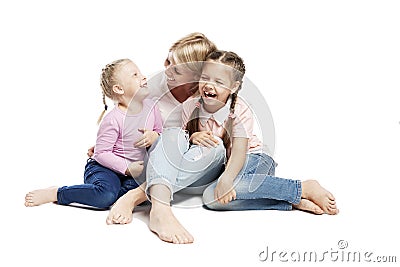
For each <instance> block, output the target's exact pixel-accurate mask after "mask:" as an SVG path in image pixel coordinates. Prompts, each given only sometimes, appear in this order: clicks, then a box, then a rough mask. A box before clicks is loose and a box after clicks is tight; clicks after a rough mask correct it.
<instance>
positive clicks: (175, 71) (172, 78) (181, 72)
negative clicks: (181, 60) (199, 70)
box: [164, 52, 198, 89]
mask: <svg viewBox="0 0 400 267" xmlns="http://www.w3.org/2000/svg"><path fill="white" fill-rule="evenodd" d="M164 67H165V76H166V78H167V85H168V87H169V88H170V89H172V88H175V87H177V86H180V85H183V84H188V83H193V82H197V81H198V76H197V75H196V73H195V72H194V71H192V70H190V69H189V68H187V66H185V64H177V63H176V61H175V59H174V57H173V52H169V54H168V57H167V59H166V60H165V63H164Z"/></svg>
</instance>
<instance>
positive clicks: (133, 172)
mask: <svg viewBox="0 0 400 267" xmlns="http://www.w3.org/2000/svg"><path fill="white" fill-rule="evenodd" d="M143 163H144V162H143V161H135V162H132V163H131V164H129V166H128V169H126V171H125V174H126V175H128V176H132V177H133V178H136V177H138V176H139V175H140V174H142V172H143V168H144V166H143Z"/></svg>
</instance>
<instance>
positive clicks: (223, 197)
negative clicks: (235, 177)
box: [214, 177, 236, 204]
mask: <svg viewBox="0 0 400 267" xmlns="http://www.w3.org/2000/svg"><path fill="white" fill-rule="evenodd" d="M221 178H222V179H221ZM214 198H215V199H216V200H217V201H218V202H219V203H221V204H228V203H229V202H231V201H232V200H235V199H236V191H235V189H234V188H233V182H232V181H230V180H228V179H224V178H223V177H220V178H219V180H218V183H217V186H216V187H215V190H214Z"/></svg>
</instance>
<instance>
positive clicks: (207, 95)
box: [204, 92, 217, 98]
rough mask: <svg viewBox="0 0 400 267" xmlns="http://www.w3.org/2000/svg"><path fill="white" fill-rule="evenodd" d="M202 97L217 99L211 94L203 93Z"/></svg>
mask: <svg viewBox="0 0 400 267" xmlns="http://www.w3.org/2000/svg"><path fill="white" fill-rule="evenodd" d="M204 96H205V97H206V98H215V97H217V95H216V94H214V93H211V92H204Z"/></svg>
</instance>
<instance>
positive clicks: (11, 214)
mask: <svg viewBox="0 0 400 267" xmlns="http://www.w3.org/2000/svg"><path fill="white" fill-rule="evenodd" d="M262 2H264V3H263V4H261V3H262ZM399 14H400V4H399V3H398V2H397V1H234V0H230V1H215V0H214V1H208V0H207V1H206V0H202V1H197V2H194V1H190V2H189V1H175V0H174V1H171V0H170V1H162V2H161V1H160V3H157V2H155V1H144V0H143V1H93V2H89V1H87V2H84V1H63V2H61V1H40V0H39V1H7V2H5V1H3V2H1V4H0V29H1V32H0V34H1V41H0V43H1V48H0V56H1V58H0V59H1V62H0V68H1V69H0V70H1V71H0V75H1V77H2V78H1V82H0V86H1V106H0V109H1V110H0V111H1V112H0V116H1V125H2V126H1V132H0V145H1V152H2V155H3V156H2V160H1V174H0V175H1V180H2V182H1V186H0V199H1V203H2V208H3V211H2V212H1V214H2V215H1V228H0V233H1V239H0V240H1V241H0V242H1V247H2V248H3V249H2V252H1V255H2V256H1V258H0V261H2V263H1V266H22V265H30V266H84V265H86V266H122V265H123V266H139V265H143V264H146V266H149V264H150V266H162V265H174V266H198V265H207V266H217V265H222V264H223V265H224V266H229V265H231V266H232V265H234V266H239V265H242V266H244V265H246V266H261V265H267V264H271V263H269V262H260V261H259V260H258V255H259V253H260V252H261V251H263V250H265V248H266V246H268V247H269V249H270V250H277V251H282V250H287V251H289V252H290V251H310V250H313V251H319V252H321V253H322V252H323V251H325V250H327V251H332V250H337V242H338V241H339V240H346V241H348V244H349V247H348V249H347V251H361V252H363V251H370V252H374V255H386V256H391V255H396V253H397V261H400V254H398V238H399V230H398V225H399V219H397V218H398V215H397V212H398V199H399V197H398V196H399V194H398V192H399V185H400V184H399V182H398V180H399V178H400V171H399V153H400V141H399V140H400V124H399V121H400V103H399V101H400V99H399V93H398V92H399V90H400V77H399V76H400V75H399V74H400V49H399V48H400V34H399V33H400V16H399ZM194 31H199V32H202V33H204V34H206V35H207V36H208V37H209V38H210V39H211V40H213V41H214V42H215V43H216V44H217V46H218V47H219V48H220V49H224V50H232V51H235V52H237V53H238V54H239V55H241V56H242V57H243V58H244V60H245V63H246V67H247V76H248V77H249V79H250V80H251V81H252V82H253V83H255V84H256V85H257V86H258V88H259V89H260V90H261V91H262V93H263V95H264V96H265V98H266V101H267V103H268V105H269V108H270V110H271V112H272V115H273V118H274V122H275V131H276V150H275V159H276V160H277V161H278V162H279V167H278V168H277V175H278V176H280V177H287V178H295V179H301V180H304V179H310V178H313V179H317V180H319V181H320V182H321V184H322V185H323V186H325V187H326V188H328V189H329V190H330V191H332V193H334V195H335V196H336V198H337V203H338V206H339V208H340V211H341V212H340V214H339V215H338V216H327V215H324V216H313V215H310V214H306V213H302V212H298V211H294V212H279V211H246V212H219V213H218V212H211V211H206V210H204V209H202V208H201V207H198V208H195V209H182V208H177V207H175V208H174V211H175V212H176V215H177V217H178V218H179V219H180V220H181V221H182V223H183V224H184V225H185V226H186V228H188V230H189V231H190V232H191V233H192V234H193V235H194V237H195V243H194V244H192V245H186V246H182V245H171V244H167V243H163V242H161V241H159V240H158V238H157V237H156V236H155V235H154V234H152V233H151V232H150V231H148V228H147V212H148V211H146V209H143V210H139V211H138V212H137V213H136V215H134V221H133V223H132V224H130V225H127V226H106V225H105V223H104V220H105V217H106V216H107V211H92V210H85V209H78V208H71V207H62V206H57V205H54V204H48V205H43V206H40V207H35V208H29V209H28V208H25V207H24V206H23V202H24V201H23V200H24V196H25V193H26V192H28V191H29V190H32V189H36V188H42V187H47V186H50V185H72V184H78V183H81V181H82V174H83V167H84V164H85V160H86V149H87V148H88V147H89V146H91V145H93V144H94V141H95V135H96V129H97V126H96V120H97V117H98V115H99V114H100V112H101V110H102V107H103V106H102V102H101V93H100V87H99V75H100V70H101V68H102V67H103V66H104V65H105V64H107V63H109V62H110V61H112V60H114V59H117V58H125V57H128V58H131V59H133V60H134V61H135V62H136V63H137V64H138V66H139V67H140V68H141V70H142V72H143V73H145V74H147V75H150V74H152V73H154V72H156V71H160V70H162V67H163V61H164V59H165V57H166V56H167V53H168V49H169V47H170V46H171V44H172V43H173V42H175V41H176V40H177V39H179V38H181V37H183V36H184V35H186V34H188V33H190V32H194ZM395 217H397V218H395ZM396 247H397V249H396ZM277 261H279V260H277V259H274V263H275V262H277ZM289 261H290V260H289ZM6 262H7V264H6ZM287 264H289V263H281V265H287ZM296 264H298V265H301V264H299V263H296ZM323 264H325V265H328V264H334V263H332V262H331V261H328V260H326V261H324V262H323ZM335 265H337V263H335ZM369 265H373V264H372V263H370V264H369ZM389 265H390V266H393V264H387V266H389Z"/></svg>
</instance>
